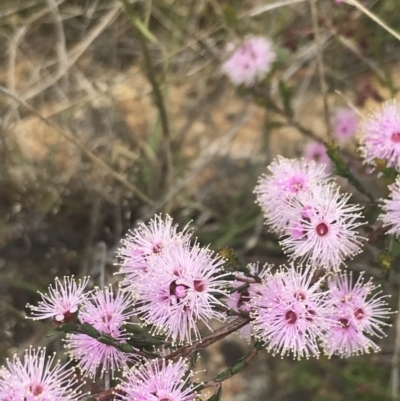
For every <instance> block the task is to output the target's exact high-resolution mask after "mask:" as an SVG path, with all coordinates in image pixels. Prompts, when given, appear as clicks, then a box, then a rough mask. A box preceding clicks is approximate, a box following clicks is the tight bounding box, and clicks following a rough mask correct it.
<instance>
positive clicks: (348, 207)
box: [255, 156, 363, 270]
mask: <svg viewBox="0 0 400 401" xmlns="http://www.w3.org/2000/svg"><path fill="white" fill-rule="evenodd" d="M325 168H326V166H325V165H324V164H319V163H316V162H306V161H304V160H296V159H295V160H289V159H284V158H282V157H280V156H278V158H277V159H276V160H275V161H274V162H273V163H272V164H271V165H270V166H269V167H268V170H269V171H270V174H268V175H263V176H261V177H260V180H259V183H258V185H257V187H256V189H255V192H256V194H257V201H258V203H259V205H260V206H261V208H262V210H263V211H264V213H265V217H266V222H267V224H268V225H269V226H270V227H271V229H272V230H273V231H275V232H276V233H278V234H280V235H283V239H282V241H281V245H282V246H283V249H284V250H285V252H287V253H288V254H289V255H290V257H291V258H292V259H298V260H300V261H301V262H306V263H310V264H312V265H313V266H315V267H320V268H325V269H327V270H338V269H339V268H340V266H341V265H342V264H343V263H344V260H345V259H346V258H349V257H352V256H354V255H356V254H357V253H359V252H360V250H361V246H362V242H363V238H362V237H361V236H360V235H358V233H357V231H356V229H357V227H359V226H360V225H361V224H363V223H362V220H361V217H362V215H361V213H360V210H361V208H360V207H359V206H356V205H352V204H350V203H348V200H349V198H350V195H343V194H340V192H339V189H338V187H337V186H336V185H335V184H334V183H332V182H331V180H330V178H329V177H328V175H327V174H326V173H325Z"/></svg>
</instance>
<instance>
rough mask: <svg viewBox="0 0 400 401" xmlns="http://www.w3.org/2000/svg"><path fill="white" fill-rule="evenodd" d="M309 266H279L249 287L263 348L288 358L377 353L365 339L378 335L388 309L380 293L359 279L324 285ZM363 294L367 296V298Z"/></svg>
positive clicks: (338, 279) (343, 278) (345, 278)
mask: <svg viewBox="0 0 400 401" xmlns="http://www.w3.org/2000/svg"><path fill="white" fill-rule="evenodd" d="M323 282H324V279H323V278H318V272H317V271H316V270H315V269H312V268H310V267H306V268H302V267H301V266H296V267H295V266H293V265H291V266H290V267H285V266H283V267H282V268H281V269H280V270H279V271H278V272H277V273H275V274H274V275H270V276H268V277H267V278H266V279H265V280H264V281H263V283H262V284H260V285H258V286H255V287H254V289H252V291H251V301H250V306H251V310H252V316H253V321H252V326H253V330H254V332H255V335H256V337H257V338H258V339H259V340H261V341H263V342H265V344H266V347H267V349H268V350H270V351H271V352H273V354H281V355H282V356H285V355H288V354H292V355H293V357H294V358H296V359H300V358H302V357H306V358H308V357H311V356H315V357H318V356H319V355H320V353H321V350H322V351H323V352H324V353H325V354H327V355H332V354H339V355H341V356H345V357H347V356H350V355H353V354H359V353H363V352H368V351H369V350H373V351H377V350H378V347H377V345H376V344H375V343H374V342H373V341H372V339H371V338H370V337H382V336H383V335H384V333H383V331H382V329H381V326H384V325H387V323H386V322H385V319H387V318H388V317H389V315H390V310H389V308H388V307H387V304H386V302H385V301H384V296H380V294H379V293H378V294H375V295H374V296H371V297H369V294H370V293H371V291H373V290H374V289H375V288H376V287H374V286H373V285H372V284H371V282H368V283H366V284H363V281H362V278H361V277H360V278H359V279H358V280H357V282H356V284H355V285H353V284H352V278H351V276H350V277H348V276H347V275H345V274H343V275H339V276H334V277H333V278H332V279H330V280H329V281H328V283H329V285H328V287H329V288H328V289H327V290H322V288H321V287H322V284H323ZM368 297H369V299H368Z"/></svg>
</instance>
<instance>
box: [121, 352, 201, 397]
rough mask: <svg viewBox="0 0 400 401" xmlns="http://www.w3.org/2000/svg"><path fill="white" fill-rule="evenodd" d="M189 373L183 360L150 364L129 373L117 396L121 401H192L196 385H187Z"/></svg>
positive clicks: (187, 366)
mask: <svg viewBox="0 0 400 401" xmlns="http://www.w3.org/2000/svg"><path fill="white" fill-rule="evenodd" d="M192 376H193V372H191V371H190V370H189V364H188V363H187V362H185V361H184V360H183V359H180V360H178V361H177V362H174V363H173V362H170V361H169V362H166V361H165V359H163V360H162V361H151V362H148V363H146V364H145V365H139V366H137V367H133V368H132V369H131V370H129V371H128V372H127V373H126V374H125V377H124V378H123V379H122V383H121V384H120V385H119V386H118V388H119V390H121V393H122V394H120V395H118V399H119V400H123V401H131V400H138V401H166V400H168V401H195V399H196V397H197V393H196V388H197V387H198V386H199V385H196V384H194V383H192V382H190V378H191V377H192Z"/></svg>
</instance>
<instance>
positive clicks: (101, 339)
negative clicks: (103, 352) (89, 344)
mask: <svg viewBox="0 0 400 401" xmlns="http://www.w3.org/2000/svg"><path fill="white" fill-rule="evenodd" d="M97 341H99V342H101V343H102V344H106V345H114V344H115V341H114V340H111V339H110V338H109V337H105V336H100V337H98V338H97Z"/></svg>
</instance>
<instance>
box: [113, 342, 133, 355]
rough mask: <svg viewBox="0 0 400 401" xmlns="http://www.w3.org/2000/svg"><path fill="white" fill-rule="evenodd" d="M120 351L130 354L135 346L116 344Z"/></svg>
mask: <svg viewBox="0 0 400 401" xmlns="http://www.w3.org/2000/svg"><path fill="white" fill-rule="evenodd" d="M116 348H118V349H119V350H120V351H122V352H125V353H128V354H131V353H134V352H135V347H132V345H129V344H118V345H117V346H116Z"/></svg>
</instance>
